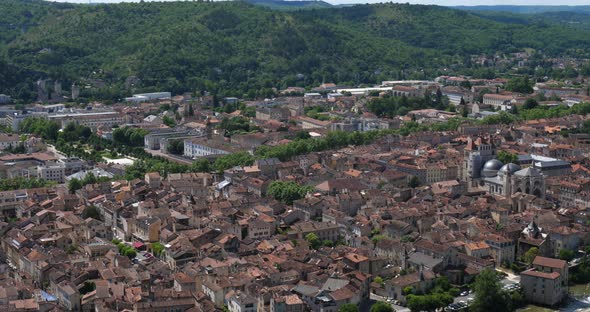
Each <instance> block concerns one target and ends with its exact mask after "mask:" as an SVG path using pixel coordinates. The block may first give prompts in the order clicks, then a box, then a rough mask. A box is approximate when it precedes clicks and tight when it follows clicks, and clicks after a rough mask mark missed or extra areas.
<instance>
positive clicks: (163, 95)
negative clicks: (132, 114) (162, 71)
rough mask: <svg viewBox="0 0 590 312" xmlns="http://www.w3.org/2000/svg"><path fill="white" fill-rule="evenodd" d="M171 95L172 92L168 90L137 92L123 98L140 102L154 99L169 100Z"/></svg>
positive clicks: (126, 100) (127, 100)
mask: <svg viewBox="0 0 590 312" xmlns="http://www.w3.org/2000/svg"><path fill="white" fill-rule="evenodd" d="M171 97H172V93H170V92H153V93H139V94H134V95H133V96H132V97H128V98H125V102H134V103H141V102H148V101H155V100H169V99H170V98H171Z"/></svg>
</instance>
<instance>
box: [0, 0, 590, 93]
mask: <svg viewBox="0 0 590 312" xmlns="http://www.w3.org/2000/svg"><path fill="white" fill-rule="evenodd" d="M0 12H11V14H2V15H1V16H0V34H1V35H0V53H2V59H3V61H2V62H1V63H0V93H9V94H11V95H13V96H15V97H21V98H27V97H34V94H32V93H27V91H28V90H30V89H31V86H32V84H33V81H34V80H36V79H38V78H40V77H43V78H51V79H60V80H61V81H63V82H64V83H63V85H64V86H66V87H67V86H68V85H69V84H70V83H71V82H73V81H84V82H87V81H96V80H97V79H100V80H101V81H104V82H105V83H106V87H105V88H103V90H100V94H101V96H106V97H109V96H112V97H113V98H117V97H120V96H124V95H127V94H129V93H130V92H131V90H127V89H125V86H124V82H125V80H126V78H127V77H129V76H136V77H138V78H139V79H141V84H140V87H142V88H141V90H135V91H144V90H145V91H147V90H155V89H164V90H168V91H172V92H174V93H179V92H183V91H195V90H209V91H212V92H217V93H220V94H224V95H236V96H244V95H245V96H247V97H260V96H268V95H269V94H271V93H272V88H282V87H286V86H292V85H300V86H310V85H317V84H318V83H321V82H322V81H333V82H337V83H341V84H349V85H358V84H360V83H374V82H377V81H380V80H385V79H398V78H427V77H432V76H434V75H437V74H440V73H443V72H444V71H443V70H444V69H445V68H447V67H450V66H452V67H453V68H456V67H460V66H463V65H464V64H466V63H468V62H467V61H466V60H468V58H469V55H470V54H479V53H490V54H491V53H496V52H498V51H500V52H505V53H509V52H514V51H517V50H520V49H522V48H533V49H542V50H543V52H544V53H547V54H550V55H577V56H585V57H588V55H589V50H590V32H589V31H586V30H579V29H576V30H574V29H573V28H571V27H569V26H567V25H560V24H551V23H535V22H519V23H513V22H510V21H497V20H493V19H491V18H486V17H482V16H478V15H476V14H474V13H470V12H466V11H461V10H455V9H450V8H444V7H438V6H420V5H407V4H376V5H358V6H353V7H342V8H326V9H307V10H298V11H290V12H283V11H277V10H271V9H269V8H265V7H261V6H256V5H252V4H249V3H246V2H241V1H240V2H192V1H191V2H185V1H183V2H174V3H171V2H145V3H123V4H110V5H91V6H90V5H69V4H55V3H48V2H42V1H37V0H20V1H17V0H2V1H0Z"/></svg>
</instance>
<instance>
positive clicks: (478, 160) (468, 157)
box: [463, 136, 502, 186]
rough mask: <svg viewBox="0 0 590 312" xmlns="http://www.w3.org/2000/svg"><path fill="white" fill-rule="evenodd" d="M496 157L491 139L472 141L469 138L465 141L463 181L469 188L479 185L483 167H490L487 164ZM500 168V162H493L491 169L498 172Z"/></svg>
mask: <svg viewBox="0 0 590 312" xmlns="http://www.w3.org/2000/svg"><path fill="white" fill-rule="evenodd" d="M495 157H496V147H495V145H494V142H493V141H492V138H491V137H481V136H480V137H477V138H475V139H473V138H472V137H471V136H470V137H469V138H468V139H467V146H466V147H465V151H464V158H463V179H464V180H466V181H467V182H468V183H469V184H468V185H471V186H477V185H479V182H480V180H481V177H482V172H483V171H484V170H486V167H485V166H484V164H485V165H487V166H492V163H488V161H489V160H492V159H493V158H495ZM501 166H502V163H501V162H499V161H498V162H494V163H493V168H494V169H495V170H499V169H500V167H501Z"/></svg>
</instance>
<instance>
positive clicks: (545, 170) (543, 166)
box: [518, 154, 572, 176]
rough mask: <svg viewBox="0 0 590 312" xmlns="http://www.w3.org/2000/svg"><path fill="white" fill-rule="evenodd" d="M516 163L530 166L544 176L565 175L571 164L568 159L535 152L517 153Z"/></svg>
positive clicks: (569, 170) (570, 168) (568, 171)
mask: <svg viewBox="0 0 590 312" xmlns="http://www.w3.org/2000/svg"><path fill="white" fill-rule="evenodd" d="M518 164H519V165H521V166H532V167H534V168H536V169H538V170H539V171H540V172H541V173H542V174H543V175H544V176H561V175H566V174H569V173H570V172H571V170H572V166H571V164H570V162H568V161H565V160H561V159H557V158H552V157H546V156H541V155H536V154H526V155H518Z"/></svg>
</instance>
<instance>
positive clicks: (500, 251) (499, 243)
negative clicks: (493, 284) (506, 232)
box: [484, 234, 516, 266]
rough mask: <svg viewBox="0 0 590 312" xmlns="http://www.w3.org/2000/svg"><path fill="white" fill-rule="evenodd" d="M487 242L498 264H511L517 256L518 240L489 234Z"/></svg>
mask: <svg viewBox="0 0 590 312" xmlns="http://www.w3.org/2000/svg"><path fill="white" fill-rule="evenodd" d="M484 241H485V243H486V244H488V246H490V255H491V256H492V258H493V259H494V262H495V263H496V266H499V265H505V264H508V265H509V264H511V263H512V262H514V259H515V258H516V241H514V240H513V239H510V238H506V237H503V236H500V235H496V234H488V235H487V236H486V238H485V240H484Z"/></svg>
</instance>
